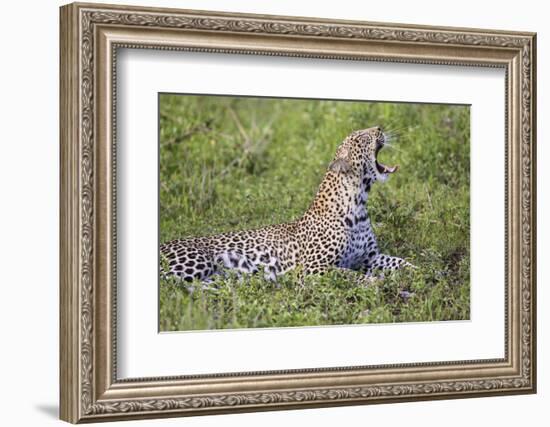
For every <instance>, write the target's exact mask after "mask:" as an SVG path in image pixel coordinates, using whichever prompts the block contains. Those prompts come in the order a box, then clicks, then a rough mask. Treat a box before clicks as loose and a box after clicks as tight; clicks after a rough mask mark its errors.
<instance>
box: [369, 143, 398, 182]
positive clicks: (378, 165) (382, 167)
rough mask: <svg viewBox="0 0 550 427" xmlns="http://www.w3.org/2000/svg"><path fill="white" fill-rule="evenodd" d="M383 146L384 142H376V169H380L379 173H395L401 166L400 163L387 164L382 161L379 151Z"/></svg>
mask: <svg viewBox="0 0 550 427" xmlns="http://www.w3.org/2000/svg"><path fill="white" fill-rule="evenodd" d="M383 146H384V143H383V142H378V143H377V144H376V152H375V153H374V163H375V164H376V170H378V173H380V174H383V173H394V172H395V171H396V170H397V169H398V168H399V165H395V166H387V165H385V164H384V163H381V162H379V161H378V153H379V152H380V150H381V149H382V147H383Z"/></svg>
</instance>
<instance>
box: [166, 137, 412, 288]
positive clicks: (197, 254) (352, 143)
mask: <svg viewBox="0 0 550 427" xmlns="http://www.w3.org/2000/svg"><path fill="white" fill-rule="evenodd" d="M385 142H386V137H385V135H384V133H383V132H382V130H381V129H380V128H379V127H374V128H369V129H364V130H358V131H355V132H352V133H351V134H350V135H349V136H348V137H347V138H346V139H345V140H344V141H343V142H342V143H341V144H340V146H339V147H338V149H337V151H336V155H335V157H334V159H333V161H332V162H331V163H330V165H329V167H328V170H327V172H326V174H325V176H324V178H323V181H322V182H321V185H320V186H319V190H318V191H317V195H316V196H315V199H314V200H313V202H312V204H311V206H310V207H309V209H308V210H307V211H306V212H305V214H304V215H303V216H302V217H301V218H299V219H297V220H296V221H293V222H289V223H286V224H279V225H272V226H267V227H264V228H260V229H256V230H244V231H234V232H228V233H223V234H218V235H213V236H206V237H191V238H185V239H178V240H173V241H171V242H168V243H164V244H162V245H161V247H160V250H161V253H162V255H163V256H164V258H165V260H166V263H167V265H168V270H169V271H167V272H165V273H169V274H173V275H175V276H177V277H179V278H181V279H183V280H185V281H192V280H193V279H200V280H206V279H208V277H209V276H211V275H212V274H215V273H218V272H221V271H223V270H224V269H225V268H228V269H234V270H237V271H239V272H242V273H256V272H261V273H263V274H264V276H265V277H266V278H268V279H270V280H275V279H276V277H277V276H278V275H281V274H284V273H285V272H287V271H289V270H291V269H293V268H295V267H296V266H297V265H301V266H302V267H303V269H304V272H306V273H312V274H315V273H323V272H324V271H326V270H327V269H328V268H329V267H339V268H345V269H352V270H364V271H365V272H366V273H367V274H371V273H372V271H373V270H375V269H382V270H384V269H397V268H400V267H402V266H404V265H408V263H407V262H406V261H404V260H403V259H401V258H397V257H394V256H390V255H385V254H381V253H380V251H379V249H378V243H377V241H376V237H375V235H374V232H373V229H372V225H371V223H370V220H369V216H368V213H367V208H366V202H367V198H368V193H369V190H370V188H371V186H372V185H373V184H374V183H375V182H376V181H385V180H386V179H387V177H388V175H389V174H390V173H393V172H394V171H395V170H396V167H394V168H389V167H387V166H385V165H383V164H381V163H380V162H378V160H377V154H378V151H379V150H380V149H381V148H382V147H383V146H384V144H385Z"/></svg>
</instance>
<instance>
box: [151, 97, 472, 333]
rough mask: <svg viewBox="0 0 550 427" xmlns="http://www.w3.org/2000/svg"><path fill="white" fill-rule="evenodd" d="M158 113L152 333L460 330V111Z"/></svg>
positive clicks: (225, 103)
mask: <svg viewBox="0 0 550 427" xmlns="http://www.w3.org/2000/svg"><path fill="white" fill-rule="evenodd" d="M159 112H160V117H159V124H160V129H159V138H160V148H159V163H160V165H159V171H160V178H159V186H160V189H159V194H160V207H159V209H160V212H159V214H160V215H159V216H160V240H161V245H160V285H159V286H160V289H159V292H160V317H159V318H160V330H161V331H186V330H206V329H238V328H264V327H291V326H321V325H350V324H364V323H393V322H419V321H421V322H427V321H444V320H466V319H469V313H470V251H469V243H470V209H469V203H470V199H469V196H470V192H469V187H470V179H469V177H470V174H469V172H470V143H469V142H470V119H469V117H470V110H469V106H465V105H437V104H414V103H410V104H409V103H389V102H367V101H345V100H317V99H282V98H281V99H278V98H260V97H239V96H214V95H186V94H160V95H159Z"/></svg>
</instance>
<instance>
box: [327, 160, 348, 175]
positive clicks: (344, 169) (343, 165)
mask: <svg viewBox="0 0 550 427" xmlns="http://www.w3.org/2000/svg"><path fill="white" fill-rule="evenodd" d="M328 169H329V170H330V171H332V172H336V173H343V174H346V173H348V172H349V171H351V165H350V163H349V162H348V161H347V160H346V159H343V158H341V157H340V158H338V159H336V160H334V161H333V162H331V163H330V165H329V166H328Z"/></svg>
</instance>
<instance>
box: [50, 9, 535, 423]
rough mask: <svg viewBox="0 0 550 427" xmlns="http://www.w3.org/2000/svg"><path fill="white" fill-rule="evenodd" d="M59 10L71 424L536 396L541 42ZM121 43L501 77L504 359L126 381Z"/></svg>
mask: <svg viewBox="0 0 550 427" xmlns="http://www.w3.org/2000/svg"><path fill="white" fill-rule="evenodd" d="M60 13H61V15H60V22H61V37H60V43H61V46H60V52H61V63H60V71H61V73H60V74H61V76H60V110H61V111H60V135H61V177H60V179H61V202H60V203H61V205H60V211H61V219H60V230H61V231H60V233H61V235H60V263H61V265H60V385H61V396H60V402H61V405H60V408H61V409H60V416H61V419H63V420H65V421H69V422H72V423H78V422H91V421H110V420H122V419H130V418H154V417H168V416H186V415H201V414H216V413H227V412H243V411H258V410H276V409H294V408H308V407H321V406H331V405H355V404H369V403H385V402H402V401H412V400H428V399H443V398H462V397H477V396H488V395H497V394H521V393H534V392H535V391H536V317H535V316H536V242H535V236H536V180H535V177H536V169H535V167H536V144H535V142H536V127H535V123H536V117H535V105H536V102H535V93H536V35H535V34H533V33H523V32H522V33H520V32H507V31H494V30H479V29H462V28H460V29H459V28H439V27H424V26H413V25H401V24H382V23H368V22H353V21H330V20H323V19H314V18H295V17H282V16H262V15H243V14H230V13H217V12H199V11H188V10H174V9H159V8H143V7H126V6H112V5H98V4H80V3H75V4H70V5H67V6H63V7H62V8H61V11H60ZM119 48H129V49H159V50H174V51H194V52H204V53H209V52H211V53H227V54H235V53H238V54H246V55H266V56H289V57H304V58H318V59H322V60H323V59H342V60H355V61H364V60H370V61H387V62H394V63H410V64H443V65H447V66H458V65H460V66H464V65H468V66H485V67H487V66H488V67H498V68H502V69H504V71H505V74H506V87H505V89H504V90H503V96H504V97H505V104H506V119H505V123H506V129H505V140H506V141H505V142H506V148H505V150H506V165H505V177H504V180H505V186H506V195H505V197H506V204H505V205H506V212H504V215H505V218H506V220H505V230H504V234H505V242H506V244H505V246H506V248H505V254H504V256H505V258H506V271H505V279H506V283H505V284H503V285H505V294H506V307H505V326H504V327H505V343H504V346H505V351H504V353H505V357H504V358H502V359H491V360H469V361H456V362H433V363H416V364H415V363H412V364H400V365H391V364H386V365H381V366H362V367H356V366H353V367H348V366H342V367H336V368H323V369H316V368H311V369H297V370H291V371H268V372H246V373H239V374H227V373H222V372H220V373H219V374H209V375H202V376H188V377H185V376H182V377H157V378H136V379H123V380H120V379H119V378H118V377H117V358H116V353H117V335H116V310H117V293H116V253H117V246H116V244H117V241H116V229H115V221H116V203H115V199H116V186H115V176H116V164H117V162H116V150H114V147H115V136H116V122H117V117H116V109H115V104H116V91H115V87H116V83H117V82H116V77H117V76H116V72H115V69H116V68H115V65H116V60H117V49H119Z"/></svg>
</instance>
